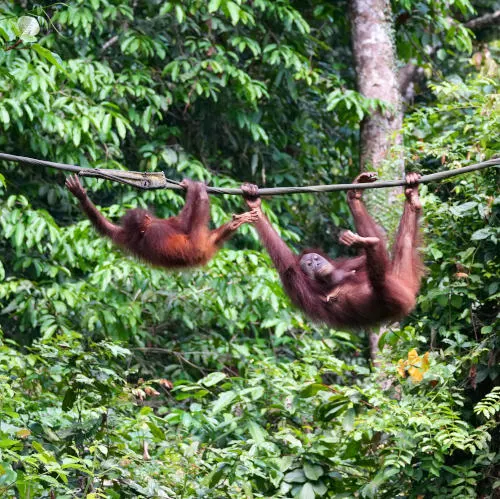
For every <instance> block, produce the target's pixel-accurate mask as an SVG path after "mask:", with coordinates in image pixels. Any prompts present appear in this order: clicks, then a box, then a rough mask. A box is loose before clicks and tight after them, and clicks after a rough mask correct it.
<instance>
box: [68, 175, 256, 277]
mask: <svg viewBox="0 0 500 499" xmlns="http://www.w3.org/2000/svg"><path fill="white" fill-rule="evenodd" d="M181 185H182V186H183V187H184V188H186V189H187V195H186V204H185V205H184V208H182V210H181V212H180V213H179V214H178V215H177V216H176V217H171V218H167V219H160V218H156V217H154V216H153V215H152V214H151V213H150V212H149V211H147V210H141V209H135V210H129V211H127V213H125V215H124V216H123V218H122V221H121V225H114V224H112V223H111V222H110V221H109V220H107V219H106V218H105V217H104V216H103V215H102V214H101V213H100V212H99V210H98V209H97V208H96V207H95V206H94V205H93V204H92V201H90V199H89V197H88V196H87V193H86V191H85V189H84V188H83V187H82V184H81V183H80V180H79V179H78V177H77V176H76V175H73V176H70V177H68V179H67V180H66V187H67V188H68V189H69V190H70V191H71V193H72V194H73V195H74V196H75V197H76V198H77V199H78V200H79V202H80V206H81V207H82V209H83V211H84V212H85V213H86V214H87V216H88V218H89V220H90V221H91V222H92V225H93V226H94V227H95V228H96V229H97V231H98V232H99V233H100V234H102V235H103V236H106V237H109V238H110V239H111V240H112V241H113V242H114V243H115V244H117V245H118V246H120V247H122V248H124V249H126V250H128V251H130V253H132V254H133V255H135V256H137V257H139V258H141V259H142V260H145V261H146V262H149V263H151V264H153V265H158V266H160V267H166V268H185V267H194V266H197V265H205V264H206V263H207V262H208V261H209V260H210V259H211V258H212V256H213V255H214V254H215V253H216V252H217V251H218V250H219V249H220V247H221V246H222V244H223V243H224V242H225V241H227V240H228V239H229V238H230V237H231V236H232V235H233V233H234V231H235V230H236V229H237V228H238V227H239V226H240V225H242V224H244V223H249V222H253V221H255V220H256V219H257V214H256V213H253V212H251V211H249V212H246V213H242V214H241V215H233V220H232V221H231V222H228V223H226V224H224V225H222V226H221V227H219V228H218V229H215V230H210V229H209V228H208V223H209V220H210V203H209V200H208V194H207V189H206V186H205V184H203V183H201V182H193V181H192V180H187V179H186V180H183V181H182V182H181Z"/></svg>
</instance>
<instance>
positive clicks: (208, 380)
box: [198, 372, 227, 386]
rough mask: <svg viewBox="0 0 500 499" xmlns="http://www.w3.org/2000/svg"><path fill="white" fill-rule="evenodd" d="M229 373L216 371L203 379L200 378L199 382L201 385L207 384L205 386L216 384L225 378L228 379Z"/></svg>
mask: <svg viewBox="0 0 500 499" xmlns="http://www.w3.org/2000/svg"><path fill="white" fill-rule="evenodd" d="M226 378H227V375H226V374H224V373H221V372H214V373H210V374H209V375H208V376H205V377H204V378H203V379H200V381H198V383H199V384H200V385H205V386H214V385H216V384H217V383H219V382H220V381H222V380H223V379H226Z"/></svg>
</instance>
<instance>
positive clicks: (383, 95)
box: [350, 0, 404, 361]
mask: <svg viewBox="0 0 500 499" xmlns="http://www.w3.org/2000/svg"><path fill="white" fill-rule="evenodd" d="M350 17H351V28H352V45H353V53H354V63H355V69H356V77H357V84H358V90H359V92H360V93H361V94H362V95H364V96H365V97H369V98H374V99H379V100H381V101H383V102H384V103H385V104H386V105H387V107H388V109H387V110H386V111H384V112H381V111H380V110H377V111H373V112H372V113H371V114H370V115H369V116H366V117H365V118H364V120H363V122H362V123H361V136H360V148H361V154H360V169H361V171H364V170H367V169H370V170H377V171H379V172H380V174H381V176H386V175H387V176H388V177H389V178H397V177H402V176H403V174H404V165H403V154H402V153H403V151H402V147H401V144H402V137H401V127H402V122H403V112H402V104H401V94H400V91H399V83H398V75H397V71H396V61H395V52H394V45H393V36H392V13H391V4H390V1H389V0H351V12H350ZM373 191H375V189H373ZM400 192H401V190H400V189H394V190H390V191H386V192H385V193H375V192H371V193H369V194H367V195H366V201H367V205H368V208H369V209H370V211H371V213H373V214H374V215H375V217H376V218H377V220H378V222H379V223H382V224H383V225H385V226H386V228H387V229H393V227H387V225H388V222H389V221H393V220H394V216H393V212H394V209H395V206H394V205H395V203H398V204H399V201H397V200H396V196H397V194H399V193H400ZM398 208H399V206H398ZM391 219H392V220H391ZM379 336H380V333H379V332H371V333H370V355H371V358H372V360H373V361H374V360H375V359H376V356H377V351H378V338H379Z"/></svg>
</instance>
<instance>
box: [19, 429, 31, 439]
mask: <svg viewBox="0 0 500 499" xmlns="http://www.w3.org/2000/svg"><path fill="white" fill-rule="evenodd" d="M16 435H17V436H18V437H19V438H28V437H29V436H30V435H31V431H30V430H28V428H24V429H22V430H19V431H17V432H16Z"/></svg>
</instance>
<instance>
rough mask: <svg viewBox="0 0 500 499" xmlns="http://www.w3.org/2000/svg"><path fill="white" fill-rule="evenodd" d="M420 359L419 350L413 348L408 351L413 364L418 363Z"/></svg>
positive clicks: (410, 361)
mask: <svg viewBox="0 0 500 499" xmlns="http://www.w3.org/2000/svg"><path fill="white" fill-rule="evenodd" d="M419 360H420V357H419V356H418V353H417V351H416V350H415V349H414V348H413V349H412V350H410V351H409V352H408V362H409V363H410V364H412V365H414V364H416V363H417V362H418V361H419Z"/></svg>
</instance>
